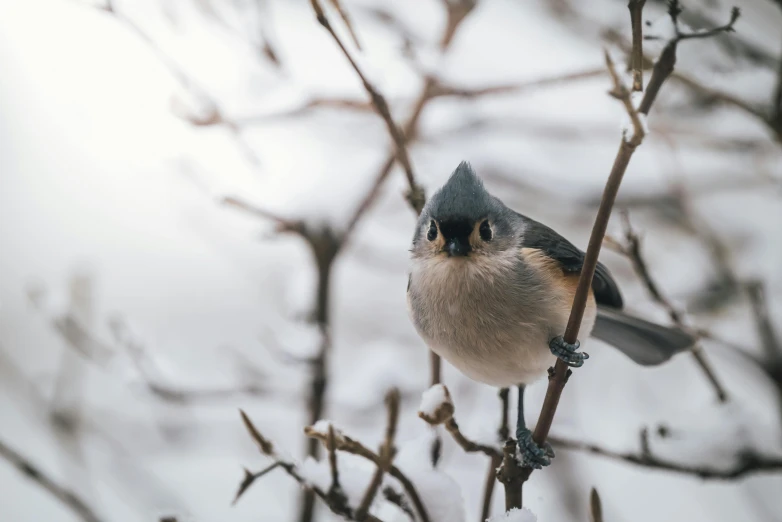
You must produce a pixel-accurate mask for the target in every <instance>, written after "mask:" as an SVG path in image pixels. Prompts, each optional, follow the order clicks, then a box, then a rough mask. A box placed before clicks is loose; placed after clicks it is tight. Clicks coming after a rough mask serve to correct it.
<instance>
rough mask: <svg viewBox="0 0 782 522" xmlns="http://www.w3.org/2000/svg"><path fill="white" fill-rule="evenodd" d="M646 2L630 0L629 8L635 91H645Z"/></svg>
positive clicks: (631, 58)
mask: <svg viewBox="0 0 782 522" xmlns="http://www.w3.org/2000/svg"><path fill="white" fill-rule="evenodd" d="M644 4H646V0H629V1H628V3H627V8H628V9H630V27H631V28H632V31H633V51H632V53H631V55H630V67H631V68H632V70H633V90H634V91H638V92H641V91H643V90H644V69H643V61H644V49H643V42H644V39H643V34H642V33H643V24H642V17H643V10H644Z"/></svg>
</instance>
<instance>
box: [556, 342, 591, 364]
mask: <svg viewBox="0 0 782 522" xmlns="http://www.w3.org/2000/svg"><path fill="white" fill-rule="evenodd" d="M579 346H581V343H580V342H578V341H576V342H575V343H574V344H570V343H568V342H565V339H563V338H562V336H561V335H559V336H557V337H554V338H553V339H552V340H551V342H550V343H549V348H550V349H551V353H553V354H554V355H556V356H557V357H558V358H560V359H562V361H564V363H565V364H567V365H568V366H572V367H573V368H579V367H581V366H583V365H584V361H585V360H587V359H589V354H588V353H586V352H579V351H577V350H578V348H579Z"/></svg>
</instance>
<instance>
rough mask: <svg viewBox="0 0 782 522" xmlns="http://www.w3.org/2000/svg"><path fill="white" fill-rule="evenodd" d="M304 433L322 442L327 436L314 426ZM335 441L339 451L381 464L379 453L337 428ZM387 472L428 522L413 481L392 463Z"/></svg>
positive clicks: (307, 428) (423, 520) (427, 521)
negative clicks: (397, 482)
mask: <svg viewBox="0 0 782 522" xmlns="http://www.w3.org/2000/svg"><path fill="white" fill-rule="evenodd" d="M304 433H305V434H306V435H307V436H308V437H311V438H313V439H315V440H319V441H321V442H323V443H325V442H326V437H327V436H326V434H324V433H323V432H322V431H319V430H317V429H316V427H315V426H307V427H306V428H304ZM335 443H336V447H337V450H339V451H344V452H346V453H352V454H353V455H358V456H359V457H362V458H364V459H366V460H369V461H370V462H372V463H374V464H375V465H376V466H380V465H381V459H380V455H378V454H377V453H375V452H374V451H372V450H371V449H369V448H367V447H366V446H364V445H363V444H362V443H361V442H359V441H357V440H355V439H352V438H350V437H349V436H347V435H345V434H343V433H341V432H339V431H338V430H337V431H335ZM388 474H389V475H391V476H392V477H394V478H395V479H396V480H397V481H399V483H400V484H401V485H402V488H403V489H404V490H405V494H406V495H407V496H408V497H409V498H410V500H411V501H412V502H413V505H414V507H415V510H416V512H417V513H418V517H419V520H420V521H421V522H429V515H428V513H427V511H426V507H425V506H424V504H423V502H422V501H421V497H420V496H419V495H418V491H417V490H416V489H415V485H414V484H413V482H412V481H411V480H410V479H409V478H407V476H406V475H405V474H404V473H402V471H401V470H400V469H399V468H397V467H396V466H394V465H393V463H392V464H391V466H390V467H389V468H388Z"/></svg>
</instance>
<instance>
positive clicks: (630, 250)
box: [621, 212, 728, 403]
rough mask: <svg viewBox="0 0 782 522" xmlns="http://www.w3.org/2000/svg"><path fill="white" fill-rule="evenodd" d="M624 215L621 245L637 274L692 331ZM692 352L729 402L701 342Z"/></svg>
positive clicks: (719, 395) (673, 317) (680, 323)
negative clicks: (651, 267)
mask: <svg viewBox="0 0 782 522" xmlns="http://www.w3.org/2000/svg"><path fill="white" fill-rule="evenodd" d="M622 216H623V218H624V220H623V221H624V227H625V240H626V242H627V244H626V245H625V246H624V247H621V250H622V251H623V252H624V253H625V254H626V255H627V256H628V257H629V258H630V260H631V261H632V263H633V268H634V269H635V272H636V274H638V277H640V278H641V280H642V281H643V282H644V284H645V286H646V288H647V290H648V291H649V294H650V295H651V296H652V299H653V300H654V301H656V302H657V303H658V304H659V305H660V306H662V307H663V308H664V309H665V310H666V312H668V316H669V317H670V318H671V321H673V322H674V324H676V326H678V327H679V328H681V329H683V330H690V331H691V330H692V329H691V328H690V327H689V325H688V324H687V322H686V321H685V319H684V312H683V311H682V310H679V309H678V308H676V307H675V306H674V305H673V303H672V302H671V301H670V299H668V298H667V297H666V296H665V295H663V293H662V291H660V287H659V286H658V285H657V282H656V281H655V280H654V279H652V276H651V273H650V272H649V267H648V265H647V264H646V260H645V259H644V257H643V255H642V254H641V239H640V238H639V237H638V234H636V233H635V231H634V230H633V227H632V225H631V224H630V217H629V215H628V214H627V213H626V212H623V213H622ZM691 353H692V355H693V357H694V358H695V361H696V363H697V364H698V366H699V367H700V368H701V370H703V373H704V374H705V375H706V378H707V379H708V380H709V383H711V385H712V387H713V388H714V391H715V393H716V394H717V399H718V400H719V401H720V402H721V403H725V402H727V401H728V394H727V392H726V391H725V387H724V386H723V385H722V383H720V381H719V379H717V375H716V374H715V373H714V369H713V368H712V365H711V362H710V361H709V360H708V358H707V356H706V353H705V352H704V351H703V348H702V347H701V346H700V344H695V345H694V346H693V347H692V349H691Z"/></svg>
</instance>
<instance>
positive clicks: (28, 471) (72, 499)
mask: <svg viewBox="0 0 782 522" xmlns="http://www.w3.org/2000/svg"><path fill="white" fill-rule="evenodd" d="M0 456H1V457H3V458H4V459H5V460H7V461H8V462H10V463H11V464H12V465H13V466H14V467H15V468H16V469H17V470H18V471H19V473H21V474H22V475H23V476H24V477H26V478H28V479H29V480H31V481H33V482H34V483H35V484H37V485H38V486H40V487H41V488H42V489H43V490H45V491H46V492H47V493H49V494H50V495H51V496H53V497H54V498H55V499H57V501H58V502H60V504H62V505H63V506H65V507H66V508H68V509H69V510H71V511H72V512H73V514H74V515H76V516H77V517H78V518H80V519H81V520H83V521H84V522H101V521H102V519H101V518H100V517H99V516H98V515H97V513H95V511H94V510H93V509H92V508H91V507H90V506H89V505H87V502H85V501H84V499H82V498H81V497H79V496H78V495H77V494H76V493H74V492H73V491H71V490H70V489H68V488H67V487H65V486H63V485H61V484H58V483H57V482H55V481H54V479H52V478H51V477H50V476H49V475H47V474H46V473H44V471H43V470H42V469H41V468H39V467H38V466H37V465H35V464H33V463H32V461H30V460H29V459H27V458H26V457H24V456H23V455H22V454H21V453H19V452H17V451H16V450H14V449H13V448H11V447H10V446H8V445H7V444H6V443H5V442H4V441H2V440H0Z"/></svg>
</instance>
